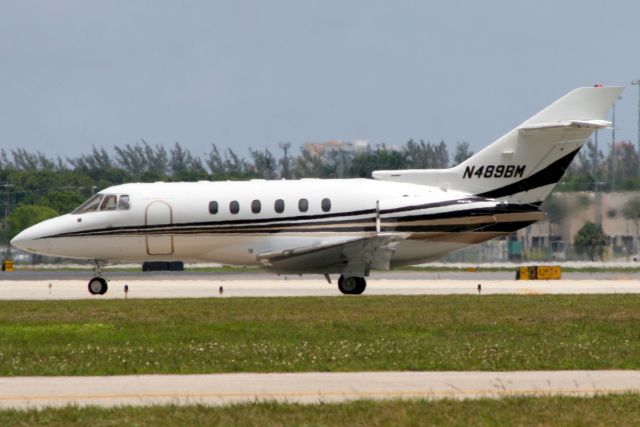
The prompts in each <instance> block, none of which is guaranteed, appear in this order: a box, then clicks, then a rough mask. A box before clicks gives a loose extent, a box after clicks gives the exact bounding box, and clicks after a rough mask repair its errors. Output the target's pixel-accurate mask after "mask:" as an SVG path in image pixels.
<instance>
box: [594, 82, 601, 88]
mask: <svg viewBox="0 0 640 427" xmlns="http://www.w3.org/2000/svg"><path fill="white" fill-rule="evenodd" d="M593 87H602V83H596V84H594V85H593Z"/></svg>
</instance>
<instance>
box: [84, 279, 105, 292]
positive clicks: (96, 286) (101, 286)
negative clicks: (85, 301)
mask: <svg viewBox="0 0 640 427" xmlns="http://www.w3.org/2000/svg"><path fill="white" fill-rule="evenodd" d="M88 288H89V293H90V294H91V295H104V294H106V293H107V290H108V289H109V287H108V286H107V281H106V280H104V279H103V278H102V277H94V278H93V279H91V280H89V285H88Z"/></svg>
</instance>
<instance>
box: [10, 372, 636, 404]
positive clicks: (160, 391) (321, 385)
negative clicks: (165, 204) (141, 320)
mask: <svg viewBox="0 0 640 427" xmlns="http://www.w3.org/2000/svg"><path fill="white" fill-rule="evenodd" d="M639 391H640V371H514V372H343V373H341V372H337V373H317V372H311V373H276V374H254V373H243V374H212V375H144V376H104V377H9V378H1V379H0V408H42V407H48V406H66V405H71V404H73V405H80V406H85V405H98V406H105V407H109V406H117V405H158V404H180V405H187V404H206V405H225V404H231V403H237V402H254V401H257V400H260V401H279V402H285V401H286V402H299V403H318V402H340V401H348V400H355V399H398V398H423V399H442V398H455V399H470V398H481V397H489V398H499V397H505V396H542V395H571V396H591V395H594V394H603V393H622V392H639Z"/></svg>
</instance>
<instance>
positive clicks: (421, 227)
mask: <svg viewBox="0 0 640 427" xmlns="http://www.w3.org/2000/svg"><path fill="white" fill-rule="evenodd" d="M99 194H101V195H103V197H107V196H108V195H113V196H116V197H117V198H121V197H122V196H128V198H127V199H128V203H127V206H126V209H115V208H113V207H114V206H115V204H114V205H113V206H112V207H111V209H112V210H109V209H108V208H106V207H105V209H102V210H101V208H100V207H98V208H97V209H95V210H93V211H88V212H77V213H71V214H67V215H63V216H60V217H57V218H53V219H51V220H48V221H45V222H43V223H40V224H38V225H36V226H33V227H31V228H29V229H27V230H25V231H24V232H22V233H21V234H20V235H18V236H17V237H16V238H15V239H14V240H13V242H12V243H13V244H14V245H16V246H18V247H20V248H22V249H25V250H28V251H31V252H36V253H40V254H44V255H51V256H60V257H70V258H86V259H97V260H104V261H116V260H117V261H149V260H167V261H168V260H181V261H186V262H218V263H223V264H232V265H263V264H262V263H261V260H260V255H261V254H264V253H272V252H277V251H287V250H289V249H292V248H299V247H310V246H314V245H318V246H320V245H326V244H331V243H336V244H339V243H340V242H341V241H346V240H348V239H353V237H354V236H362V237H367V236H375V235H376V234H377V233H384V232H402V233H408V234H409V237H408V238H406V239H404V240H403V241H401V242H400V243H399V244H398V245H397V246H396V248H395V252H394V253H393V255H392V258H391V266H396V265H404V264H415V263H420V262H426V261H431V260H434V259H438V258H440V257H442V256H444V255H446V254H448V253H451V252H453V251H456V250H459V249H462V248H464V247H466V246H468V245H470V244H475V243H479V242H482V241H485V240H488V239H491V238H494V237H497V236H501V235H505V234H508V233H510V232H512V231H514V230H515V229H517V228H520V227H522V226H525V225H527V224H529V223H531V222H533V221H535V220H537V219H539V218H540V213H539V212H537V210H536V209H535V208H529V209H522V208H520V209H518V210H516V211H513V210H510V209H508V206H506V205H505V204H504V203H498V202H496V201H495V200H492V199H486V198H478V197H473V196H471V195H469V194H465V193H460V192H453V191H443V190H440V189H439V188H437V187H432V186H428V185H416V184H407V183H396V182H384V181H375V180H371V179H346V180H345V179H340V180H338V179H335V180H331V179H330V180H321V179H302V180H279V181H265V180H251V181H239V182H235V181H227V182H196V183H153V184H124V185H120V186H114V187H110V188H107V189H105V190H104V191H102V192H100V193H99ZM115 200H116V199H114V203H115ZM118 200H119V199H118ZM305 200H306V202H305ZM327 200H328V202H327ZM212 202H214V203H215V205H214V206H213V207H212ZM236 203H237V204H236ZM258 204H259V209H258ZM282 204H284V208H283V209H282V207H283V206H282ZM305 204H306V205H308V208H307V209H306V210H305V209H304V208H305ZM236 207H237V208H238V211H237V213H233V212H234V208H236ZM277 208H278V209H277ZM212 211H215V212H213V213H212ZM534 211H535V212H534ZM287 269H290V270H293V271H295V272H300V273H304V272H322V273H325V272H336V271H337V270H339V269H340V267H339V266H338V265H333V264H331V263H328V264H327V265H325V266H318V265H315V266H305V265H300V266H298V267H293V268H287ZM318 270H321V271H318Z"/></svg>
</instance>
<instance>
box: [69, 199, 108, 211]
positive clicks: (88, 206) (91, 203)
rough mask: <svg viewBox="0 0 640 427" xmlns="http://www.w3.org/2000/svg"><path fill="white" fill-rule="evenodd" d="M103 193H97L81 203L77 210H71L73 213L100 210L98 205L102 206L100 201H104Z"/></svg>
mask: <svg viewBox="0 0 640 427" xmlns="http://www.w3.org/2000/svg"><path fill="white" fill-rule="evenodd" d="M102 197H103V196H102V194H96V195H95V196H92V197H91V198H90V199H89V200H87V201H86V202H84V203H83V204H81V205H80V206H79V207H78V208H76V210H74V211H73V212H71V213H72V214H80V213H85V212H95V211H97V210H98V206H100V202H101V201H102Z"/></svg>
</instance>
